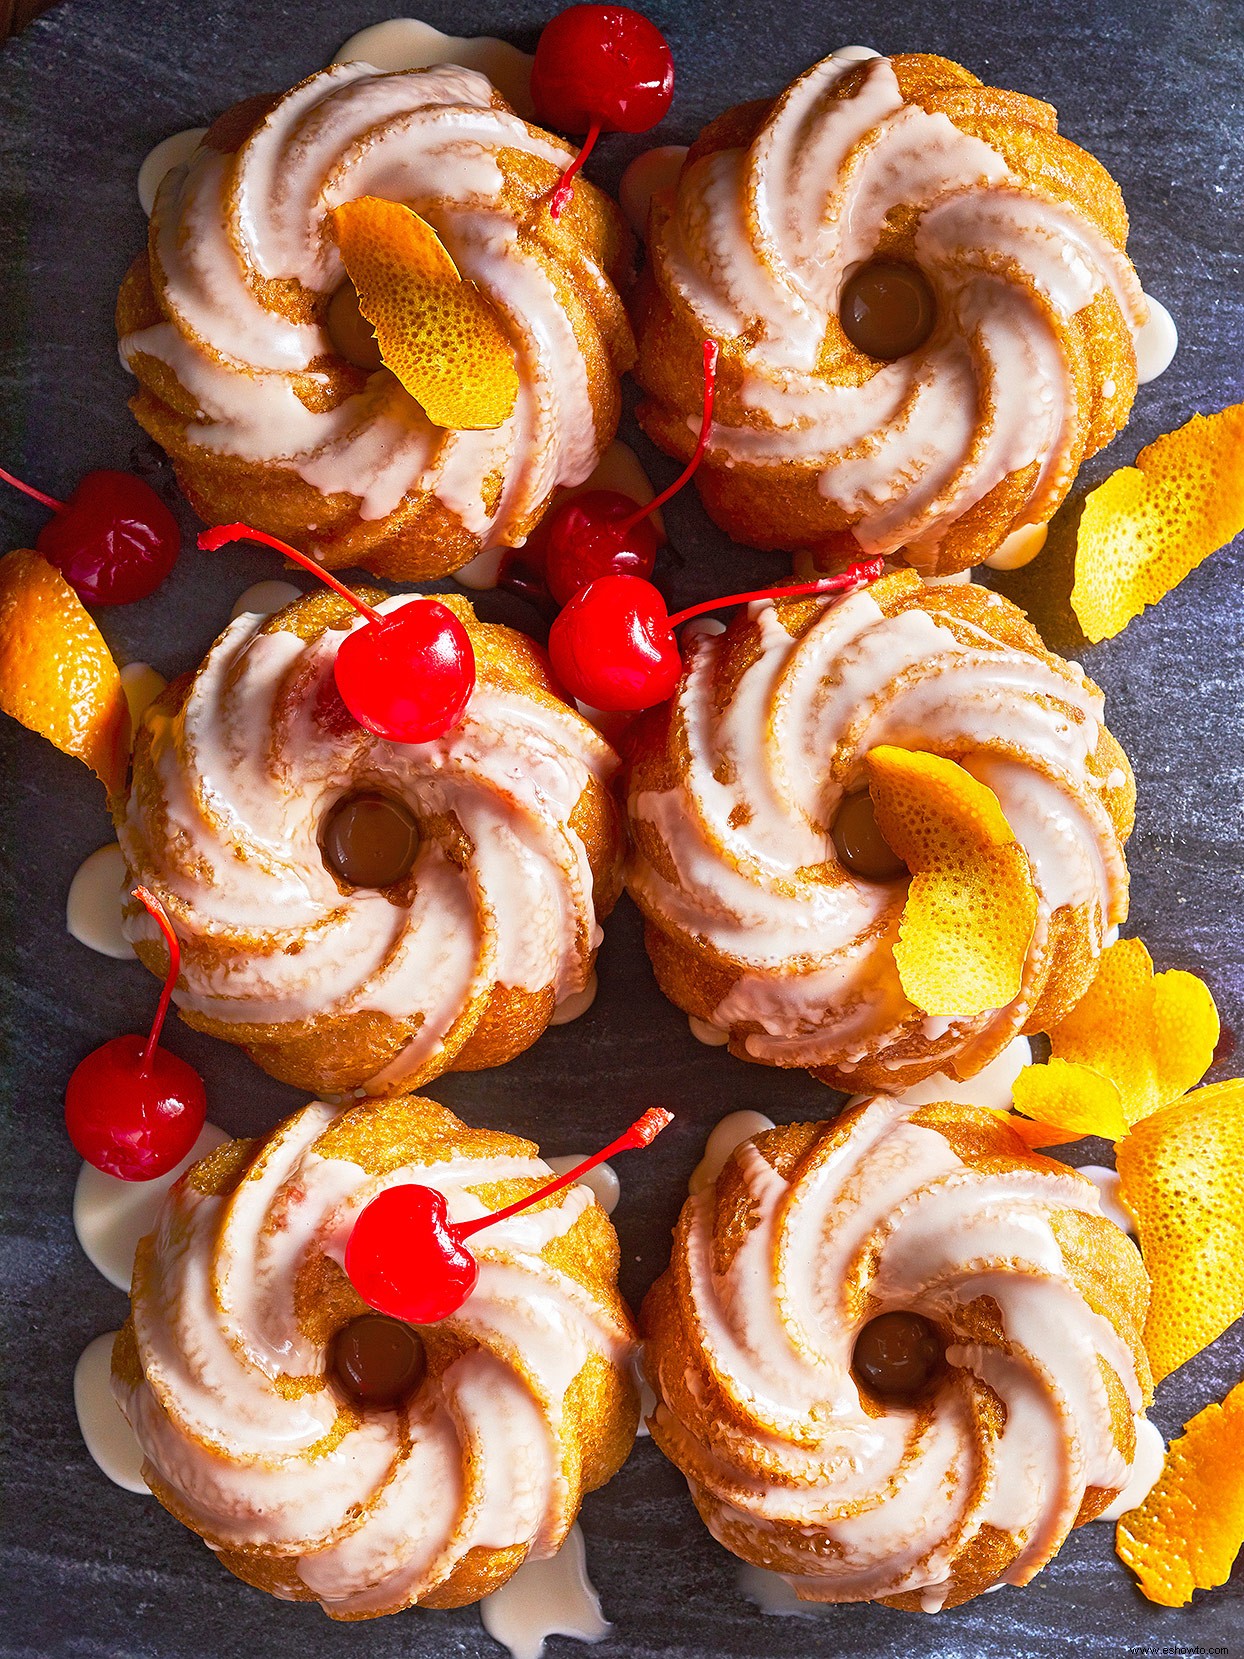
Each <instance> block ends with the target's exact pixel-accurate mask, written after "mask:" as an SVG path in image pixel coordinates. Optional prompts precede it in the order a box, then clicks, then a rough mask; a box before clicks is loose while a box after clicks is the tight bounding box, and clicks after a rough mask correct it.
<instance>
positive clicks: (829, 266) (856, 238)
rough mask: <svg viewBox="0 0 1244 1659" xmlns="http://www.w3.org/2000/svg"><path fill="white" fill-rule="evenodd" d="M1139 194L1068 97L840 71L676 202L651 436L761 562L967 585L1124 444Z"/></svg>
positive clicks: (863, 66)
mask: <svg viewBox="0 0 1244 1659" xmlns="http://www.w3.org/2000/svg"><path fill="white" fill-rule="evenodd" d="M1126 237H1127V214H1126V212H1125V210H1124V206H1123V201H1122V197H1121V196H1120V193H1119V189H1118V186H1117V185H1116V184H1115V182H1114V180H1113V179H1112V178H1111V177H1110V175H1109V174H1108V173H1107V172H1106V170H1105V168H1104V167H1102V166H1101V165H1100V164H1099V163H1098V162H1097V161H1095V160H1094V159H1093V157H1092V156H1090V155H1087V154H1086V153H1085V152H1084V151H1083V150H1081V149H1079V148H1078V147H1077V146H1076V145H1075V144H1072V143H1071V142H1070V141H1069V140H1067V139H1065V138H1062V137H1060V136H1059V133H1058V131H1057V125H1056V116H1055V112H1054V111H1053V109H1051V108H1050V106H1049V105H1048V104H1043V103H1039V102H1038V101H1037V100H1036V99H1034V98H1029V97H1025V96H1022V95H1021V94H1019V93H1015V92H1004V91H1000V90H999V89H997V88H995V87H988V86H983V85H982V84H981V83H980V82H979V81H978V80H977V79H976V77H975V76H974V75H971V74H969V73H968V71H967V70H966V69H961V68H960V67H959V66H958V65H957V64H954V63H950V62H948V61H947V60H946V59H945V58H939V57H932V56H928V55H923V54H914V55H913V54H908V55H903V56H899V57H894V58H872V59H869V60H868V61H865V62H859V61H856V60H855V59H854V58H852V59H847V58H845V57H831V58H826V59H825V60H824V61H823V62H821V63H819V64H817V65H815V66H814V67H813V68H812V69H809V70H808V71H807V72H806V73H805V74H803V75H802V76H800V78H799V79H798V80H797V81H795V82H794V83H793V85H791V86H790V87H788V88H787V90H786V91H785V92H784V93H783V94H782V95H781V97H780V98H778V99H777V100H776V101H774V102H772V103H769V102H764V101H762V102H759V103H752V104H744V105H740V106H738V107H737V108H735V109H732V110H729V111H727V112H726V114H724V115H722V116H721V117H719V119H717V120H716V121H714V122H713V123H712V124H711V125H710V126H708V127H707V128H706V129H705V130H704V132H702V133H701V135H700V137H699V139H698V140H697V141H696V143H695V144H694V145H693V146H692V148H691V150H690V152H689V154H688V156H687V159H686V162H685V164H684V166H683V168H682V172H681V175H680V177H679V179H678V182H677V185H676V186H675V187H674V189H673V190H672V191H669V190H667V191H665V192H658V194H657V196H656V197H655V198H654V201H653V205H652V210H651V217H650V223H649V241H648V247H649V265H648V268H647V270H646V271H645V275H644V278H643V280H642V282H641V285H640V290H639V292H638V296H637V307H636V318H637V321H636V333H637V336H638V341H639V363H638V367H637V369H636V375H637V378H638V380H639V382H640V385H641V386H642V387H643V389H644V391H645V393H646V394H647V396H646V398H645V401H644V402H643V403H642V404H641V405H640V409H639V418H640V421H641V423H642V424H643V426H644V428H645V430H646V431H647V432H648V433H649V435H650V436H651V437H652V438H653V440H654V441H655V442H656V443H658V444H660V445H661V447H662V448H663V449H665V450H667V451H668V452H669V453H670V454H672V455H676V456H679V457H685V456H687V455H689V454H690V452H691V449H692V446H693V444H694V441H695V440H694V433H695V425H696V417H697V416H698V411H699V407H700V370H699V363H700V349H701V341H702V340H703V339H704V338H705V336H710V337H711V338H713V339H714V340H716V341H717V342H718V344H719V346H720V348H721V356H720V361H719V366H718V386H717V403H716V409H715V419H714V423H713V435H712V442H711V445H710V448H709V451H708V455H707V457H706V458H705V461H704V463H703V464H702V465H701V467H700V469H699V472H698V474H697V478H696V482H697V483H698V485H699V487H700V491H701V494H702V496H703V498H704V504H705V506H706V507H707V509H708V511H709V513H710V514H711V515H712V516H713V518H714V519H716V521H717V522H718V523H719V524H720V525H721V526H722V527H723V528H724V529H725V530H727V531H728V532H729V533H730V534H731V535H732V536H734V537H735V538H736V540H738V541H741V542H745V543H748V544H749V545H751V546H754V547H762V548H784V549H788V550H796V549H802V548H811V549H815V550H824V551H827V552H829V553H831V554H839V555H841V556H842V557H844V558H847V557H854V556H858V553H859V550H860V549H864V550H865V551H866V552H868V553H871V554H877V553H881V554H890V555H897V556H901V557H902V558H904V559H906V560H907V561H908V562H909V563H911V564H913V565H915V566H917V567H918V568H920V569H922V570H924V571H927V572H930V573H933V572H939V573H945V572H950V571H956V570H963V569H966V568H967V567H968V566H969V565H972V564H975V563H977V562H978V561H979V560H981V559H983V558H985V557H986V556H987V555H988V554H990V553H991V552H993V550H994V549H996V548H997V547H998V546H999V544H1000V543H1001V542H1002V541H1003V540H1004V539H1005V538H1006V537H1007V536H1008V535H1009V534H1010V533H1011V532H1012V531H1014V530H1016V529H1018V528H1020V527H1022V526H1027V525H1036V524H1042V523H1044V522H1045V521H1046V520H1048V519H1049V518H1050V516H1051V515H1052V514H1053V512H1054V510H1055V508H1056V507H1057V506H1058V504H1059V503H1060V502H1061V501H1062V499H1063V497H1064V496H1065V495H1066V493H1067V490H1068V488H1069V486H1070V484H1071V482H1072V480H1073V478H1074V477H1075V475H1076V471H1077V469H1078V467H1079V466H1080V464H1081V462H1082V461H1083V460H1084V459H1085V458H1086V457H1087V456H1089V455H1092V454H1093V453H1094V452H1095V451H1096V450H1098V449H1100V448H1101V447H1102V445H1103V444H1105V443H1107V442H1108V441H1109V440H1110V438H1112V437H1113V436H1114V434H1115V433H1116V432H1117V431H1118V430H1119V429H1120V427H1122V425H1123V424H1124V422H1125V421H1126V419H1127V416H1128V412H1129V410H1130V408H1131V403H1132V398H1133V395H1134V393H1135V389H1136V357H1135V350H1134V342H1135V337H1136V335H1137V333H1138V331H1139V329H1140V328H1141V326H1142V325H1143V324H1144V322H1145V320H1146V318H1147V316H1148V306H1147V302H1146V300H1145V298H1144V295H1143V293H1142V291H1141V288H1140V285H1139V282H1138V280H1137V277H1136V273H1135V271H1134V270H1133V268H1132V265H1131V263H1130V261H1129V260H1128V258H1127V255H1126V252H1125V251H1124V250H1125V245H1126Z"/></svg>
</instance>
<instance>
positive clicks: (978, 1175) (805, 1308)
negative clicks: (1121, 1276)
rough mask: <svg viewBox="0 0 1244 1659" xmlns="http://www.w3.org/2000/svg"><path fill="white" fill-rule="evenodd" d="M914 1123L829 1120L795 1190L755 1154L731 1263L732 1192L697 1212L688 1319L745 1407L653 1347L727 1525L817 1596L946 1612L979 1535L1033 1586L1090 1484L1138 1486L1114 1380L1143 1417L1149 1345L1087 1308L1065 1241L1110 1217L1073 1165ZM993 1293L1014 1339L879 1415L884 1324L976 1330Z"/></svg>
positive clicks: (903, 1112)
mask: <svg viewBox="0 0 1244 1659" xmlns="http://www.w3.org/2000/svg"><path fill="white" fill-rule="evenodd" d="M912 1110H913V1108H911V1107H910V1106H907V1105H905V1104H904V1103H902V1102H899V1101H896V1100H893V1099H889V1098H887V1097H884V1096H879V1097H877V1098H875V1099H873V1100H872V1101H871V1102H870V1103H869V1104H867V1105H866V1106H865V1107H864V1108H863V1110H862V1111H861V1112H860V1113H859V1114H858V1116H856V1117H855V1118H854V1120H853V1121H852V1122H851V1123H850V1124H849V1125H848V1126H847V1129H846V1132H845V1134H843V1133H840V1132H835V1130H834V1126H832V1125H829V1126H826V1133H827V1136H828V1137H829V1138H827V1139H826V1140H825V1141H823V1142H822V1143H821V1146H820V1148H818V1149H816V1151H815V1152H813V1151H812V1150H811V1149H810V1150H809V1152H808V1153H807V1154H806V1155H805V1156H804V1157H803V1159H802V1160H801V1162H800V1164H799V1165H798V1167H797V1170H796V1172H795V1173H794V1174H793V1175H792V1178H791V1181H788V1180H787V1178H785V1177H784V1176H782V1175H781V1174H779V1173H778V1172H777V1170H775V1169H774V1168H773V1166H772V1165H770V1164H769V1163H768V1162H767V1161H766V1160H765V1159H764V1158H763V1157H762V1155H761V1154H760V1152H759V1151H758V1150H757V1149H756V1148H755V1146H753V1145H752V1144H751V1143H750V1142H747V1143H744V1144H743V1145H742V1146H741V1147H740V1148H739V1150H738V1151H737V1153H736V1154H735V1155H734V1162H735V1165H736V1167H737V1171H738V1174H739V1175H740V1177H741V1178H742V1180H743V1182H744V1184H745V1187H746V1191H747V1194H748V1199H749V1202H750V1210H749V1216H748V1221H749V1225H748V1228H747V1229H746V1231H745V1233H744V1234H743V1236H742V1238H741V1239H740V1240H737V1241H736V1243H735V1246H734V1248H733V1252H732V1254H731V1255H730V1256H729V1257H728V1258H726V1260H725V1262H724V1265H723V1262H722V1259H721V1258H720V1256H719V1255H718V1254H717V1253H716V1249H715V1243H714V1241H715V1238H716V1224H717V1222H716V1217H715V1204H716V1194H715V1191H714V1189H712V1188H706V1189H704V1190H703V1191H702V1192H701V1193H700V1194H699V1195H698V1196H697V1197H694V1198H691V1199H689V1200H688V1204H687V1207H686V1208H685V1209H684V1212H683V1219H682V1222H681V1223H680V1233H679V1243H678V1246H677V1249H678V1252H679V1262H678V1267H677V1273H678V1277H677V1280H676V1283H677V1285H678V1287H679V1289H678V1295H679V1305H680V1311H679V1316H678V1317H679V1319H680V1321H682V1322H684V1323H685V1326H686V1329H687V1334H688V1337H689V1339H690V1340H691V1341H692V1342H693V1343H694V1345H695V1348H696V1350H697V1351H702V1352H703V1354H704V1359H703V1362H702V1367H703V1374H704V1377H705V1378H706V1379H707V1378H709V1377H711V1379H712V1386H713V1387H714V1388H720V1389H722V1390H724V1392H725V1393H726V1394H727V1396H728V1397H729V1399H730V1400H731V1402H732V1409H731V1411H730V1412H729V1414H725V1413H723V1412H721V1411H719V1410H717V1409H716V1408H715V1407H714V1406H713V1404H712V1403H711V1398H710V1399H706V1398H705V1395H704V1393H703V1392H702V1390H703V1388H704V1386H705V1383H704V1382H703V1381H701V1378H700V1374H699V1372H698V1371H697V1372H696V1373H692V1374H686V1373H684V1366H685V1364H686V1357H685V1345H684V1344H683V1343H681V1342H676V1341H675V1342H669V1341H664V1340H654V1342H653V1343H652V1344H651V1345H650V1347H649V1349H648V1355H647V1359H648V1367H649V1370H650V1371H652V1370H653V1368H654V1367H655V1371H656V1376H655V1382H656V1387H657V1393H658V1396H659V1397H660V1400H661V1402H662V1403H661V1404H660V1405H659V1406H658V1408H657V1413H656V1417H655V1420H654V1423H653V1433H654V1436H655V1437H656V1438H657V1440H658V1441H659V1443H660V1444H661V1446H662V1448H663V1449H664V1450H666V1451H667V1452H668V1454H669V1455H670V1456H671V1457H672V1458H673V1459H674V1461H675V1462H676V1463H677V1464H678V1465H679V1466H680V1467H681V1468H683V1469H684V1470H685V1471H688V1472H689V1478H691V1479H692V1481H693V1485H694V1486H695V1488H696V1500H697V1507H699V1509H700V1512H701V1514H702V1515H703V1517H704V1519H705V1520H706V1522H707V1523H708V1525H709V1527H710V1530H712V1531H714V1533H715V1534H717V1535H718V1536H723V1538H724V1537H729V1538H730V1539H732V1541H733V1545H734V1547H735V1548H736V1550H738V1549H741V1548H742V1547H743V1546H744V1545H746V1547H747V1553H748V1554H752V1553H753V1552H755V1553H763V1554H765V1555H766V1557H767V1558H768V1560H769V1561H770V1562H771V1563H772V1564H773V1565H774V1566H776V1567H778V1568H779V1570H780V1571H781V1572H782V1573H783V1576H784V1577H786V1578H787V1579H788V1581H789V1582H790V1583H791V1584H792V1585H793V1586H794V1587H795V1588H797V1589H798V1591H799V1592H800V1594H801V1595H803V1596H804V1597H805V1598H807V1599H810V1600H822V1601H831V1600H832V1601H855V1600H867V1599H873V1598H876V1597H878V1596H882V1595H891V1594H899V1593H902V1592H906V1591H924V1592H926V1606H927V1607H928V1608H929V1610H933V1609H934V1608H935V1607H939V1606H940V1605H941V1603H942V1601H943V1600H944V1598H945V1594H946V1592H947V1590H948V1589H949V1587H950V1584H951V1582H952V1578H951V1575H952V1569H953V1562H954V1560H955V1558H956V1557H957V1556H958V1554H959V1553H960V1552H961V1551H962V1550H963V1548H964V1547H965V1546H966V1545H967V1544H968V1543H969V1541H970V1540H971V1539H972V1538H973V1536H974V1535H975V1534H976V1533H977V1532H978V1531H979V1529H980V1528H982V1527H984V1526H991V1527H994V1528H997V1529H998V1530H999V1531H1001V1532H1005V1533H1007V1534H1008V1535H1009V1536H1010V1537H1011V1538H1012V1539H1013V1540H1015V1545H1016V1553H1015V1555H1014V1558H1013V1559H1012V1560H1011V1562H1010V1565H1009V1566H1008V1567H1007V1568H1006V1570H1005V1572H1004V1573H1003V1574H1002V1575H1001V1576H1002V1577H1004V1578H1005V1580H1006V1581H1007V1582H1009V1583H1013V1584H1024V1583H1027V1582H1028V1581H1029V1580H1030V1579H1031V1578H1032V1577H1033V1576H1034V1575H1035V1574H1036V1573H1037V1572H1038V1571H1039V1570H1040V1568H1041V1567H1042V1566H1043V1565H1044V1564H1045V1563H1046V1562H1047V1561H1048V1560H1049V1559H1050V1557H1051V1556H1052V1555H1053V1554H1054V1553H1055V1551H1056V1550H1057V1549H1058V1547H1059V1545H1060V1544H1061V1543H1062V1540H1063V1538H1064V1537H1065V1536H1066V1533H1067V1532H1068V1530H1069V1529H1070V1527H1071V1525H1072V1524H1073V1522H1074V1520H1075V1517H1076V1515H1077V1513H1078V1511H1079V1508H1080V1503H1081V1500H1082V1497H1083V1494H1084V1492H1085V1490H1086V1489H1087V1488H1088V1487H1098V1488H1104V1489H1106V1490H1109V1491H1118V1490H1121V1489H1122V1488H1123V1487H1124V1486H1125V1485H1126V1483H1127V1479H1128V1476H1129V1474H1130V1468H1129V1465H1128V1462H1127V1460H1126V1459H1125V1458H1124V1456H1123V1455H1122V1453H1121V1452H1120V1450H1119V1448H1118V1447H1117V1446H1116V1444H1115V1437H1114V1430H1113V1426H1112V1415H1111V1404H1110V1397H1109V1395H1108V1393H1107V1389H1106V1387H1105V1384H1104V1382H1103V1375H1102V1366H1103V1364H1104V1365H1106V1366H1108V1367H1109V1368H1110V1369H1111V1370H1112V1371H1113V1372H1114V1373H1115V1375H1116V1376H1117V1378H1118V1380H1119V1383H1120V1385H1121V1387H1122V1390H1123V1392H1124V1394H1125V1396H1126V1398H1127V1399H1128V1401H1129V1403H1130V1405H1131V1408H1132V1410H1133V1411H1139V1410H1140V1407H1141V1401H1142V1395H1141V1386H1140V1382H1139V1380H1138V1378H1137V1375H1136V1369H1135V1362H1134V1359H1133V1356H1132V1352H1131V1350H1130V1349H1129V1347H1128V1346H1127V1344H1126V1342H1125V1341H1124V1340H1123V1339H1122V1337H1121V1336H1120V1335H1119V1333H1118V1332H1117V1331H1116V1330H1115V1328H1114V1326H1113V1325H1112V1324H1111V1323H1110V1322H1109V1321H1108V1320H1107V1319H1106V1318H1104V1317H1103V1316H1102V1315H1100V1314H1098V1313H1096V1312H1095V1311H1094V1310H1093V1309H1092V1308H1091V1307H1090V1306H1089V1304H1088V1303H1087V1302H1086V1301H1085V1300H1084V1299H1083V1298H1082V1296H1081V1294H1080V1292H1079V1290H1078V1289H1077V1288H1076V1284H1075V1281H1074V1279H1073V1278H1072V1277H1071V1275H1070V1274H1069V1273H1068V1271H1067V1269H1066V1266H1065V1264H1064V1260H1063V1256H1062V1251H1061V1249H1060V1247H1059V1244H1058V1240H1057V1236H1056V1234H1055V1231H1054V1227H1053V1221H1054V1218H1055V1217H1056V1216H1057V1215H1058V1214H1060V1213H1062V1212H1064V1211H1067V1210H1070V1211H1080V1212H1083V1213H1085V1214H1086V1215H1089V1216H1095V1215H1098V1214H1099V1213H1100V1212H1099V1207H1098V1202H1097V1194H1096V1191H1095V1189H1094V1188H1093V1186H1092V1185H1091V1184H1090V1183H1089V1182H1086V1181H1083V1180H1081V1179H1080V1178H1079V1177H1078V1176H1077V1175H1075V1174H1074V1172H1072V1171H1057V1170H1053V1169H1035V1168H1034V1169H1018V1170H1016V1169H1008V1170H997V1169H990V1168H989V1167H988V1166H985V1167H979V1168H973V1167H970V1166H968V1165H965V1164H964V1163H963V1162H962V1161H961V1160H960V1158H959V1157H958V1155H957V1154H956V1153H955V1151H954V1149H953V1147H952V1146H951V1144H950V1142H949V1141H948V1140H947V1139H945V1138H944V1137H943V1136H942V1135H940V1134H938V1133H937V1132H936V1131H935V1130H933V1129H930V1128H925V1127H922V1126H920V1125H917V1124H914V1123H912V1122H910V1121H909V1117H910V1113H911V1112H912ZM792 1181H793V1184H792ZM1117 1242H1118V1246H1119V1248H1120V1249H1123V1250H1129V1249H1131V1248H1132V1247H1130V1246H1128V1245H1126V1243H1125V1241H1124V1240H1123V1239H1122V1237H1120V1238H1119V1239H1118V1241H1117ZM1136 1271H1137V1272H1138V1273H1139V1264H1138V1263H1137V1265H1136ZM980 1297H988V1298H990V1299H991V1301H992V1303H993V1304H994V1305H996V1308H997V1311H998V1315H999V1316H1000V1319H1001V1322H1002V1331H1001V1335H1000V1337H999V1339H998V1340H997V1341H996V1342H995V1341H992V1340H990V1339H988V1338H987V1337H985V1336H984V1335H983V1334H977V1335H974V1337H973V1340H971V1341H967V1340H963V1339H962V1338H961V1339H960V1340H959V1341H957V1342H956V1341H952V1342H951V1344H950V1345H949V1347H948V1348H947V1352H946V1359H947V1363H948V1365H949V1367H950V1375H949V1377H948V1378H947V1379H946V1380H945V1381H944V1382H943V1383H942V1384H941V1385H940V1386H939V1388H938V1390H937V1392H936V1394H935V1395H934V1396H933V1398H932V1400H931V1401H930V1402H929V1406H928V1408H927V1410H925V1411H921V1412H919V1413H917V1412H914V1411H912V1410H911V1409H909V1408H903V1407H900V1406H891V1407H889V1408H888V1409H887V1410H885V1411H884V1412H882V1413H880V1414H879V1415H878V1414H876V1413H870V1412H868V1411H866V1410H865V1408H864V1405H863V1403H862V1402H861V1400H860V1398H859V1394H858V1391H857V1388H856V1385H855V1383H854V1381H853V1378H852V1374H851V1369H850V1367H851V1357H852V1353H853V1349H854V1344H855V1337H856V1334H857V1332H858V1330H859V1328H860V1326H861V1325H862V1323H863V1322H864V1321H865V1320H866V1319H867V1318H870V1317H872V1315H873V1314H874V1313H876V1312H878V1311H884V1310H885V1309H887V1308H905V1309H911V1310H914V1311H917V1312H924V1313H925V1314H927V1315H929V1316H932V1317H934V1318H935V1319H937V1320H938V1322H939V1323H940V1324H941V1325H942V1327H943V1329H946V1328H948V1327H949V1328H950V1329H951V1330H955V1329H962V1327H961V1326H957V1324H956V1322H957V1321H958V1320H959V1319H960V1316H961V1310H963V1309H965V1308H968V1307H969V1306H970V1305H971V1304H972V1303H974V1302H975V1301H977V1299H978V1298H980ZM656 1335H657V1337H658V1338H659V1337H660V1331H659V1329H658V1332H657V1333H656ZM666 1364H668V1365H669V1366H670V1367H671V1369H670V1370H669V1372H668V1373H667V1372H666V1370H665V1369H664V1367H665V1366H666ZM982 1384H983V1385H985V1386H986V1387H987V1388H988V1389H989V1390H992V1391H993V1393H995V1394H996V1395H998V1396H999V1397H1000V1398H1001V1400H1002V1402H1003V1404H1004V1406H1005V1408H1006V1414H1005V1419H1004V1421H1003V1424H1002V1426H1001V1428H1000V1429H999V1428H995V1429H994V1430H993V1431H992V1432H991V1433H990V1435H989V1436H987V1437H986V1439H985V1440H984V1442H982V1441H980V1440H978V1439H977V1437H976V1435H975V1432H974V1431H973V1429H972V1427H971V1420H972V1419H971V1415H970V1401H971V1399H972V1397H973V1396H974V1395H975V1394H977V1393H978V1392H979V1390H980V1386H981V1385H982ZM805 1529H806V1535H807V1542H806V1543H804V1542H803V1541H802V1536H803V1535H804V1533H805Z"/></svg>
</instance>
